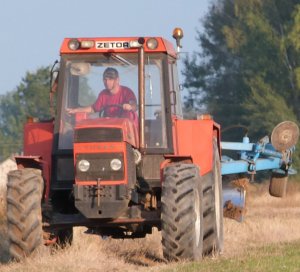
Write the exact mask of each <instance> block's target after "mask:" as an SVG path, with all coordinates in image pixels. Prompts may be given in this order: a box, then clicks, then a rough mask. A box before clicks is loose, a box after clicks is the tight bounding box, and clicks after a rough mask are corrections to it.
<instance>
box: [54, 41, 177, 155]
mask: <svg viewBox="0 0 300 272" xmlns="http://www.w3.org/2000/svg"><path fill="white" fill-rule="evenodd" d="M137 41H138V39H137V38H126V39H121V38H120V39H118V41H115V40H114V41H111V40H109V39H105V38H101V39H100V38H99V39H97V38H95V39H88V40H80V39H78V40H77V39H76V40H74V39H66V40H65V41H64V44H63V46H62V50H61V64H60V75H59V87H60V90H59V95H61V98H60V99H58V101H60V103H61V105H60V106H59V108H60V112H59V113H58V114H59V115H60V116H59V117H60V118H58V120H59V122H58V123H57V124H56V129H57V132H58V141H57V149H58V150H70V149H73V139H74V127H75V126H76V123H78V122H80V121H81V122H82V120H83V119H95V118H101V119H99V120H98V121H99V122H101V120H102V119H108V118H109V117H106V116H105V115H104V114H103V111H101V112H93V113H88V114H84V113H77V114H74V115H73V116H72V115H70V114H68V112H67V110H68V109H70V108H82V107H86V106H89V105H93V104H94V103H95V101H96V100H97V97H98V95H99V93H100V92H101V91H102V90H103V89H105V87H104V83H103V72H104V71H105V69H106V68H108V67H111V68H114V69H116V70H117V71H118V73H119V80H120V85H121V86H126V87H128V88H130V89H131V90H132V91H133V92H134V94H135V96H136V99H137V101H138V104H143V105H142V106H143V109H142V110H143V111H144V113H143V119H144V120H143V122H142V123H140V122H139V121H138V120H133V118H131V116H130V114H129V115H127V116H126V115H125V116H124V114H122V112H121V113H120V114H118V115H117V116H115V117H114V118H127V119H129V120H130V122H132V123H133V125H134V129H136V132H137V133H136V134H135V135H137V137H138V138H139V136H140V133H143V138H144V142H143V143H142V144H143V148H144V149H147V150H148V152H151V151H152V152H155V153H166V150H171V149H172V139H171V115H172V114H173V115H176V116H178V117H181V116H182V110H181V106H180V105H181V103H180V93H179V84H178V80H177V67H176V63H175V57H176V55H175V52H174V51H172V52H168V42H167V41H166V40H164V39H161V38H145V39H144V43H145V45H140V44H139V43H138V44H137V45H135V44H134V43H137ZM131 44H133V45H131ZM76 46H77V47H76ZM140 46H144V48H145V50H144V51H145V52H144V53H143V56H142V57H143V58H144V67H142V68H141V67H140V65H139V61H140V53H139V47H140ZM141 73H142V75H141V76H142V77H143V78H144V87H143V90H139V89H141V87H140V86H139V84H140V83H139V76H138V75H139V74H141ZM170 103H171V108H170V107H169V106H168V105H169V104H170ZM108 106H109V105H108ZM120 106H121V105H111V107H115V108H116V109H114V110H115V111H119V110H120V109H117V108H118V107H120ZM121 111H122V110H121ZM140 115H141V113H140V112H139V110H137V116H140ZM110 119H111V118H110ZM103 121H105V120H103ZM141 126H143V127H141ZM135 142H136V143H138V142H139V141H138V139H137V140H136V141H135ZM136 148H139V146H136Z"/></svg>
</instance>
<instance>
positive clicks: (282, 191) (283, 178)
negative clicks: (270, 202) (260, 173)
mask: <svg viewBox="0 0 300 272" xmlns="http://www.w3.org/2000/svg"><path fill="white" fill-rule="evenodd" d="M287 183H288V175H287V174H280V173H275V172H273V173H272V174H271V179H270V186H269V193H270V195H271V196H275V197H285V196H286V190H287Z"/></svg>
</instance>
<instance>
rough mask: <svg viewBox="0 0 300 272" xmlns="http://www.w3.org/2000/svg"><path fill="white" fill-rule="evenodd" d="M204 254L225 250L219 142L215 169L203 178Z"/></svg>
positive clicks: (214, 162) (214, 149)
mask: <svg viewBox="0 0 300 272" xmlns="http://www.w3.org/2000/svg"><path fill="white" fill-rule="evenodd" d="M202 187H203V209H204V211H203V222H204V233H203V252H204V253H205V254H211V253H212V252H216V253H220V252H221V251H222V250H223V244H224V234H223V195H222V177H221V166H220V157H219V152H218V146H217V142H216V141H214V144H213V169H212V172H211V173H209V174H207V175H206V176H205V177H203V185H202Z"/></svg>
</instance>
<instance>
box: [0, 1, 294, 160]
mask: <svg viewBox="0 0 300 272" xmlns="http://www.w3.org/2000/svg"><path fill="white" fill-rule="evenodd" d="M202 25H203V29H204V30H203V31H199V30H198V31H197V32H196V42H197V43H198V46H199V50H198V52H194V53H193V54H192V55H190V56H189V57H186V58H185V59H184V69H183V75H184V78H185V80H184V86H185V88H186V89H187V95H186V96H185V97H184V112H185V116H186V117H188V118H193V117H194V116H195V115H196V114H197V113H207V112H208V113H210V114H211V115H212V116H213V117H214V120H215V121H216V122H218V123H220V124H221V126H222V127H223V131H222V138H223V139H224V140H234V141H240V140H241V137H242V136H243V134H245V131H247V132H248V135H249V136H250V139H251V140H258V139H259V137H263V136H265V135H269V134H270V132H271V131H272V129H273V127H274V126H275V125H276V124H277V123H279V122H281V121H284V120H291V121H295V122H297V123H299V120H300V107H299V102H300V101H299V100H300V1H299V0H247V1H244V0H214V1H212V2H211V5H210V8H209V11H208V13H207V14H206V16H205V17H204V18H203V19H202ZM49 81H50V73H49V67H42V68H39V69H37V71H36V72H34V73H29V72H28V73H26V75H25V77H24V78H23V79H22V81H21V83H20V84H19V85H18V86H17V87H16V90H14V91H11V92H8V93H7V94H5V95H2V96H1V97H0V128H1V130H0V156H1V157H2V158H5V157H6V156H8V155H9V154H11V153H13V152H20V151H21V150H22V141H23V139H22V135H23V124H24V122H25V121H26V118H27V117H28V116H34V117H36V116H37V117H39V118H40V119H47V118H50V110H49V99H48V96H49ZM299 154H300V152H299V150H298V151H297V154H296V158H295V163H296V164H299V165H300V163H299V162H300V159H299V158H300V155H299Z"/></svg>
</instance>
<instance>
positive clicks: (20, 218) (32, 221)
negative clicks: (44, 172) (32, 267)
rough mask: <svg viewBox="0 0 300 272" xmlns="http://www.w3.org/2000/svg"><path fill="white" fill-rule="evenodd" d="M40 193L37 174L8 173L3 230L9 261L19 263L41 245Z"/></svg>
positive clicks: (30, 171)
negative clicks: (5, 215) (17, 261)
mask: <svg viewBox="0 0 300 272" xmlns="http://www.w3.org/2000/svg"><path fill="white" fill-rule="evenodd" d="M42 192H43V178H42V176H41V171H40V170H38V169H32V168H25V169H20V170H14V171H11V172H9V173H8V182H7V227H8V240H9V253H10V256H11V258H12V259H15V260H21V259H23V258H24V257H26V256H29V255H31V254H32V253H33V252H34V251H35V250H36V249H37V248H38V247H39V246H41V245H42V244H43V230H42V210H41V199H42Z"/></svg>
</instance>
